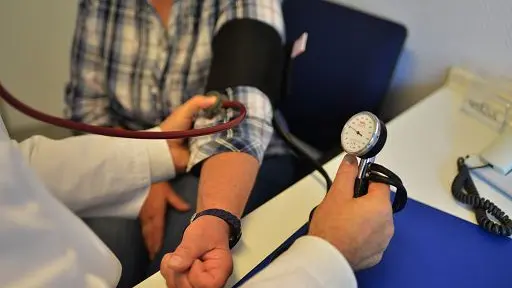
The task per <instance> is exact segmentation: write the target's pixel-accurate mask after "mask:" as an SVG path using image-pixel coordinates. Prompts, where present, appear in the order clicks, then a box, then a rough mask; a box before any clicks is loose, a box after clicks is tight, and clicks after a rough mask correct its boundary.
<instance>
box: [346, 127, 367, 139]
mask: <svg viewBox="0 0 512 288" xmlns="http://www.w3.org/2000/svg"><path fill="white" fill-rule="evenodd" d="M348 127H350V128H351V129H352V130H354V131H356V133H357V135H359V136H361V137H362V136H363V134H361V132H359V131H357V130H356V128H354V127H352V126H350V125H348Z"/></svg>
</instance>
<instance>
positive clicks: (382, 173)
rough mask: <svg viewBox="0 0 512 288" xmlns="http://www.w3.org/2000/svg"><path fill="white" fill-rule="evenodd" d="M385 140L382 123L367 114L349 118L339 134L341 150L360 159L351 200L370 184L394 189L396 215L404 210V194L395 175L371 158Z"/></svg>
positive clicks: (363, 193)
mask: <svg viewBox="0 0 512 288" xmlns="http://www.w3.org/2000/svg"><path fill="white" fill-rule="evenodd" d="M386 139H387V129H386V125H385V124H384V122H382V121H381V120H380V119H379V118H378V117H377V116H375V115H374V114H372V113H370V112H367V111H364V112H360V113H357V114H356V115H354V116H352V117H351V118H350V119H349V120H348V121H347V123H346V124H345V126H344V127H343V130H342V131H341V146H342V148H343V150H344V151H345V152H346V153H348V154H351V155H354V156H356V157H358V158H360V159H361V160H360V161H359V173H358V176H357V179H356V183H355V185H354V197H361V196H364V195H366V194H367V193H368V185H369V184H370V182H380V183H385V184H388V185H391V186H394V187H396V194H395V199H394V201H393V212H395V213H396V212H398V211H400V210H402V209H403V208H404V207H405V204H406V202H407V191H406V190H405V188H404V186H403V184H402V181H401V180H400V178H399V177H398V176H396V175H395V174H394V173H393V172H391V171H389V170H388V169H386V168H385V167H383V166H381V165H379V164H376V163H375V156H377V154H378V153H379V152H380V151H381V150H382V148H384V144H386Z"/></svg>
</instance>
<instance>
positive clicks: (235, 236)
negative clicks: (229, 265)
mask: <svg viewBox="0 0 512 288" xmlns="http://www.w3.org/2000/svg"><path fill="white" fill-rule="evenodd" d="M205 215H210V216H215V217H217V218H220V219H222V220H224V222H226V223H227V224H228V226H229V248H230V249H232V248H233V247H235V245H236V244H237V243H238V241H240V238H241V237H242V224H241V222H240V219H238V217H236V216H235V215H233V214H231V213H229V212H228V211H226V210H222V209H207V210H203V211H201V212H199V213H195V214H194V215H192V218H191V219H190V223H192V222H194V220H196V219H197V218H199V217H201V216H205Z"/></svg>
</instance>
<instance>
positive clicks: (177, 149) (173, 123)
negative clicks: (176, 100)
mask: <svg viewBox="0 0 512 288" xmlns="http://www.w3.org/2000/svg"><path fill="white" fill-rule="evenodd" d="M215 101H216V98H215V97H212V96H208V97H207V96H194V97H192V98H191V99H190V100H188V101H187V102H185V103H184V104H183V105H181V106H179V107H178V108H177V109H176V110H175V111H173V112H172V113H171V115H170V116H169V117H167V118H166V119H165V120H164V121H163V122H162V123H161V124H160V129H161V130H162V131H164V132H170V131H180V130H187V129H190V128H191V127H192V124H193V122H194V120H195V117H196V115H197V113H199V111H200V110H202V109H206V108H208V107H210V106H212V105H213V104H214V103H215ZM184 142H185V140H184V139H169V140H167V143H168V144H169V149H170V150H171V154H172V157H173V161H174V166H175V168H176V173H182V172H184V171H185V169H186V168H187V164H188V159H189V157H190V152H189V150H188V147H187V146H186V145H185V143H184Z"/></svg>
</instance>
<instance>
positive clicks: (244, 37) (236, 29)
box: [206, 19, 286, 107]
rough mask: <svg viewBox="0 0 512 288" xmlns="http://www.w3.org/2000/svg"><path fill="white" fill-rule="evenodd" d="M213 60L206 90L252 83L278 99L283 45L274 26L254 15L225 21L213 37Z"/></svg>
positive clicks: (251, 84)
mask: <svg viewBox="0 0 512 288" xmlns="http://www.w3.org/2000/svg"><path fill="white" fill-rule="evenodd" d="M212 50H213V51H212V52H213V60H212V64H211V68H210V75H209V78H208V82H207V85H206V91H212V90H216V91H224V90H226V89H227V88H230V87H236V86H252V87H255V88H258V89H259V90H261V91H262V92H263V93H265V95H267V97H268V98H269V100H270V102H271V103H272V106H274V107H275V105H276V104H277V103H278V102H279V99H280V96H281V93H282V91H281V89H282V88H281V87H282V83H283V75H284V69H283V67H284V66H285V65H284V64H285V59H286V54H285V49H284V47H283V41H282V39H281V36H280V35H279V33H278V32H277V30H276V29H275V28H274V27H272V26H270V25H268V24H266V23H263V22H261V21H258V20H254V19H235V20H231V21H229V22H227V23H226V24H224V25H223V26H222V27H221V29H220V30H219V31H218V32H217V34H216V35H215V37H214V38H213V43H212Z"/></svg>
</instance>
